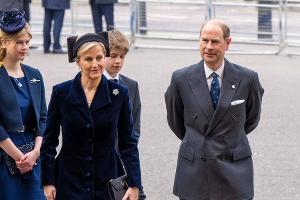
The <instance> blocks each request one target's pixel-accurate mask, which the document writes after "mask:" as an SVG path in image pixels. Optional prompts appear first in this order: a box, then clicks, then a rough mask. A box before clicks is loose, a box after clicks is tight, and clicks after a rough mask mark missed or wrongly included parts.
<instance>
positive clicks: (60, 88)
mask: <svg viewBox="0 0 300 200" xmlns="http://www.w3.org/2000/svg"><path fill="white" fill-rule="evenodd" d="M74 41H75V42H74ZM107 41H108V40H107V34H105V33H101V34H95V33H89V34H85V35H83V36H81V37H79V38H77V37H71V38H69V39H68V53H69V60H70V61H74V60H76V63H77V65H78V66H79V68H80V72H79V73H78V74H77V75H76V76H75V78H74V79H73V80H69V81H66V82H63V83H61V84H58V85H55V86H54V87H53V92H52V96H51V100H50V103H49V112H48V118H47V127H46V131H45V134H44V143H43V145H42V150H41V159H42V182H43V185H44V192H45V195H46V198H47V199H48V200H49V199H56V200H66V199H72V200H89V199H91V200H92V199H95V200H109V199H110V198H109V193H108V187H107V183H108V181H109V180H110V179H112V178H116V177H117V174H118V169H117V159H118V156H117V154H116V148H115V147H116V146H115V145H116V138H117V137H118V145H119V150H120V153H121V156H122V159H123V161H124V164H125V168H126V171H127V175H128V185H129V189H128V190H127V193H126V194H125V196H124V199H125V200H127V199H130V200H137V199H138V197H137V196H138V189H139V188H141V173H140V164H139V155H138V149H137V139H136V137H135V136H134V131H133V121H132V116H131V112H130V104H129V96H128V91H127V88H125V87H123V86H121V85H119V84H117V83H115V82H113V81H109V80H107V79H106V78H105V76H104V75H103V74H102V73H103V67H104V59H105V55H106V54H107V53H108V44H107V43H108V42H107ZM108 55H109V54H108ZM60 129H61V132H62V147H61V150H60V153H59V154H58V156H57V157H56V154H57V152H56V147H57V146H58V144H59V135H60ZM117 133H118V136H117Z"/></svg>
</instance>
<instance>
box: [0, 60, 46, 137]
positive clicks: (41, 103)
mask: <svg viewBox="0 0 300 200" xmlns="http://www.w3.org/2000/svg"><path fill="white" fill-rule="evenodd" d="M21 67H22V69H23V72H24V74H25V77H26V79H27V82H28V88H29V91H30V95H31V98H32V104H33V108H34V113H35V120H36V135H37V136H38V135H39V136H41V135H43V133H44V130H45V126H46V115H47V108H46V102H45V89H44V82H43V78H42V75H41V74H40V72H39V71H38V70H37V69H34V68H32V67H29V66H27V65H24V64H22V65H21ZM0 102H1V106H0V142H1V141H3V140H5V139H7V138H8V137H9V135H8V133H7V132H8V131H11V132H16V131H22V130H23V122H22V116H21V111H20V107H19V105H18V102H17V99H16V96H15V92H14V89H13V85H12V83H11V81H10V78H9V76H8V74H7V71H6V69H5V68H4V67H3V66H2V67H1V66H0Z"/></svg>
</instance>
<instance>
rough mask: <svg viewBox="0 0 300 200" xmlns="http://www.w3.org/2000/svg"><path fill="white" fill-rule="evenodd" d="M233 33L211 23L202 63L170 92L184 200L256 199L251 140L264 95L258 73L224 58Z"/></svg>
mask: <svg viewBox="0 0 300 200" xmlns="http://www.w3.org/2000/svg"><path fill="white" fill-rule="evenodd" d="M230 43H231V38H230V29H229V27H228V26H227V25H226V24H225V23H224V22H222V21H219V20H210V21H208V22H207V23H206V24H204V25H203V26H202V28H201V31H200V53H201V56H202V58H203V60H202V61H200V62H199V63H197V64H194V65H191V66H189V67H185V68H183V69H179V70H177V71H175V72H174V73H173V75H172V80H171V84H170V86H169V87H168V89H167V91H166V93H165V100H166V108H167V119H168V123H169V126H170V128H171V129H172V131H173V132H174V133H175V135H176V136H177V137H178V138H179V139H180V140H181V141H182V142H181V145H180V149H179V156H178V163H177V169H176V175H175V183H174V189H173V192H174V194H175V195H176V196H178V197H179V198H180V199H184V200H206V199H214V200H225V199H228V200H229V199H230V200H249V199H252V198H253V196H254V184H253V163H252V156H251V155H252V153H251V148H250V145H249V142H248V138H247V135H248V134H249V133H250V132H251V131H253V130H254V129H255V128H256V126H257V125H258V122H259V119H260V112H261V103H262V96H263V93H264V90H263V88H262V86H261V85H260V82H259V79H258V75H257V73H256V72H255V71H253V70H250V69H247V68H245V67H241V66H239V65H236V64H233V63H231V62H229V61H228V60H227V59H225V58H224V55H225V51H226V50H228V48H229V45H230Z"/></svg>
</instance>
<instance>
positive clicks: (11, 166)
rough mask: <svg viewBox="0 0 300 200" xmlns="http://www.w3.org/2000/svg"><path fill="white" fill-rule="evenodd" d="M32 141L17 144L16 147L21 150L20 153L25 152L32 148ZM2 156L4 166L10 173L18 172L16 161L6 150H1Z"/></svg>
mask: <svg viewBox="0 0 300 200" xmlns="http://www.w3.org/2000/svg"><path fill="white" fill-rule="evenodd" d="M34 144H35V143H34V142H30V143H27V144H24V145H21V146H18V149H20V151H22V153H24V154H26V153H28V152H30V151H32V150H33V148H34ZM3 156H4V158H5V162H6V166H7V168H8V170H9V172H10V174H11V175H13V176H16V175H18V174H20V170H19V169H18V168H17V165H16V161H15V160H14V159H13V158H12V157H10V156H9V155H8V154H7V153H6V152H3Z"/></svg>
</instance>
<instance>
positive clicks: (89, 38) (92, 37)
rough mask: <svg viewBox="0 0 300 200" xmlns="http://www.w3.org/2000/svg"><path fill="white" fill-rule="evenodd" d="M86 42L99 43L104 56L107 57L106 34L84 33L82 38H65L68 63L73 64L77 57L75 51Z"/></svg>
mask: <svg viewBox="0 0 300 200" xmlns="http://www.w3.org/2000/svg"><path fill="white" fill-rule="evenodd" d="M87 42H100V43H102V44H103V45H104V47H105V50H106V56H109V44H108V33H107V32H100V33H86V34H84V35H83V36H81V37H79V38H78V36H71V37H68V38H67V46H68V57H69V62H74V61H75V59H76V57H77V51H78V49H79V48H80V47H81V45H83V44H85V43H87Z"/></svg>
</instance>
